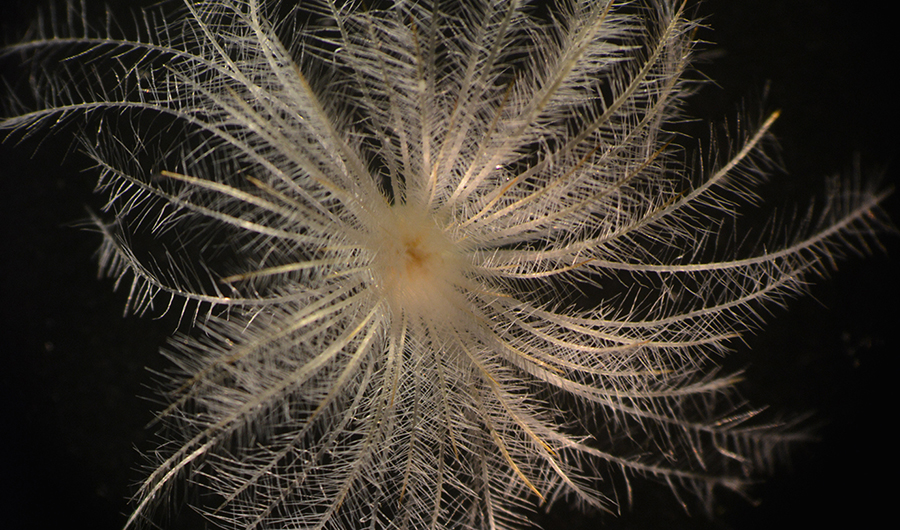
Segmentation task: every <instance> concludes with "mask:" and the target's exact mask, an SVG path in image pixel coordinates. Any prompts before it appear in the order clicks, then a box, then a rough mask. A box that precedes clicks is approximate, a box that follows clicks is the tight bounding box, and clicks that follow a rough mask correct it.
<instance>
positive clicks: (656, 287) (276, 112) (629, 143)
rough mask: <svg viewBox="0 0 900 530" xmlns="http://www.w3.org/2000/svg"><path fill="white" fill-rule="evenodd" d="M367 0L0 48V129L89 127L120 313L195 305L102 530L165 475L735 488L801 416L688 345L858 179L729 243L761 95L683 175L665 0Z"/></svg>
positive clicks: (229, 484) (428, 517)
mask: <svg viewBox="0 0 900 530" xmlns="http://www.w3.org/2000/svg"><path fill="white" fill-rule="evenodd" d="M379 7H380V6H376V7H368V8H367V7H365V6H363V5H356V4H353V3H329V2H321V3H317V4H316V7H315V8H311V9H310V11H303V12H301V11H299V10H297V11H291V12H287V13H285V12H279V11H278V10H277V9H276V7H275V6H268V7H267V6H266V5H263V4H260V3H258V2H255V1H231V2H229V1H208V2H202V3H186V5H185V11H184V13H183V14H182V16H181V18H179V19H166V20H165V21H164V22H163V21H162V19H159V20H157V19H150V20H149V21H148V22H147V24H146V25H147V29H146V34H145V35H143V36H142V37H141V38H140V39H138V40H122V39H119V38H117V37H116V36H115V35H114V34H111V33H107V34H102V36H97V35H94V34H93V33H92V32H91V31H90V30H88V29H87V28H84V31H82V30H80V29H78V28H77V27H75V26H77V23H73V25H72V26H71V27H67V28H55V29H54V31H56V32H57V35H56V37H55V38H50V37H47V38H37V39H36V40H26V41H24V42H22V43H20V44H16V45H12V46H9V47H8V48H7V49H6V50H5V54H6V55H9V56H14V55H17V54H24V55H25V56H28V57H30V59H31V63H30V64H31V65H32V74H33V75H32V78H33V80H34V81H33V87H34V91H35V92H36V93H37V94H38V97H39V98H40V101H39V102H38V103H39V104H40V105H41V106H40V107H38V108H36V109H31V110H28V109H23V110H22V112H21V113H20V114H18V115H15V116H11V117H9V118H7V119H5V120H4V121H3V122H2V127H3V128H4V129H7V130H10V131H11V134H12V135H13V136H17V137H18V136H30V135H32V134H35V133H36V131H42V130H46V129H47V128H52V127H58V126H59V124H61V123H67V122H71V121H72V120H74V119H76V118H78V119H82V118H87V120H88V121H89V122H91V123H94V124H97V127H95V128H94V129H95V130H98V131H99V133H98V134H97V135H96V137H93V138H89V139H88V140H86V142H85V148H86V149H87V150H88V152H89V153H90V154H91V156H93V157H94V159H95V160H96V161H97V164H98V165H99V167H100V169H101V172H102V175H101V181H100V182H101V188H102V189H103V190H104V191H106V192H107V193H108V196H109V198H110V199H109V203H108V207H107V211H108V212H110V217H111V218H112V220H110V221H103V220H101V219H100V218H99V217H97V218H96V219H95V222H96V226H97V227H98V228H99V229H100V231H101V232H102V233H103V236H104V243H103V247H102V250H101V264H102V267H103V268H104V270H105V271H106V272H107V273H108V274H110V275H112V276H115V277H118V278H122V279H124V280H125V281H128V280H127V279H128V278H133V281H132V282H131V295H130V297H129V304H130V308H131V309H132V310H134V311H137V312H144V311H146V310H148V309H150V307H151V304H157V305H162V306H163V307H167V308H171V307H173V306H175V307H178V309H179V310H182V311H183V312H184V314H185V315H186V316H188V317H190V316H191V315H194V316H193V317H192V318H193V323H194V329H193V330H192V333H190V334H189V335H185V336H179V337H176V338H175V339H174V340H173V342H172V344H171V345H170V346H169V347H168V349H167V350H168V354H169V355H170V356H171V358H172V360H173V362H175V364H176V365H177V366H178V367H179V370H180V371H181V372H182V373H181V375H180V376H179V377H177V378H176V379H175V380H174V381H173V385H172V388H171V389H170V392H169V393H168V397H169V399H170V401H171V405H170V406H169V407H168V408H167V409H165V410H164V411H163V412H162V414H161V419H162V420H163V421H164V422H165V423H166V424H167V425H168V426H169V431H168V432H169V433H170V434H171V435H172V436H173V437H175V438H176V439H178V440H179V444H180V445H177V446H172V447H174V448H167V449H166V450H164V451H162V452H161V453H160V454H161V455H162V457H161V459H160V461H159V462H158V463H157V467H156V469H155V470H153V471H152V472H151V473H150V475H149V477H148V478H147V480H146V482H145V483H144V485H143V487H142V489H141V491H140V493H139V496H138V498H137V500H136V506H135V510H134V513H133V515H132V517H131V519H130V520H129V524H132V523H134V524H137V523H140V522H141V521H142V520H143V519H144V518H146V517H149V516H150V515H151V514H152V512H153V510H154V509H155V507H156V506H157V505H159V504H162V503H164V502H165V499H167V494H168V492H169V491H170V490H171V487H172V484H173V483H175V482H179V481H183V480H185V479H189V480H192V481H197V482H199V483H201V484H202V485H203V487H204V488H207V489H209V490H210V491H211V492H213V493H214V494H215V495H217V496H218V497H219V499H218V500H217V503H218V505H211V506H207V507H206V508H207V509H208V512H207V513H208V514H209V517H210V518H211V519H214V520H216V521H217V522H222V523H224V524H225V525H227V526H235V527H240V528H248V527H282V526H291V525H296V526H303V527H310V528H325V527H329V528H331V527H334V528H340V527H346V528H352V527H357V526H358V525H360V524H361V523H363V524H364V525H365V526H370V525H371V526H372V527H387V526H390V525H396V526H400V527H412V528H419V527H453V526H462V527H484V528H493V527H504V526H511V525H515V524H518V523H521V522H522V521H523V514H522V513H521V511H520V510H519V507H520V505H521V504H522V502H523V501H522V499H523V498H531V499H532V500H533V501H535V502H537V503H544V504H549V503H552V502H553V501H554V500H555V499H556V498H558V497H560V496H572V497H573V498H576V499H578V500H579V501H580V502H583V503H585V504H589V505H592V506H595V507H598V508H600V509H609V508H610V507H611V506H612V504H613V501H612V499H611V498H608V497H607V496H605V495H609V492H605V494H604V493H601V491H600V490H599V489H598V482H599V480H601V479H602V478H603V477H605V476H607V475H609V474H610V473H621V474H624V475H625V476H626V477H628V476H631V475H645V476H651V477H654V478H657V479H660V480H662V481H664V482H668V483H669V484H671V485H672V487H673V489H674V490H675V491H676V493H677V492H678V491H681V490H688V491H691V492H693V493H696V494H698V495H699V496H700V497H701V498H703V499H706V500H708V499H710V497H711V491H712V489H713V488H715V487H717V486H724V487H726V488H731V489H737V490H739V489H741V488H742V487H743V486H744V484H745V483H746V481H747V480H749V477H750V476H752V473H753V472H754V470H757V469H759V468H763V469H764V468H766V467H767V466H768V465H769V462H770V460H771V458H772V456H773V452H774V448H775V447H776V446H779V445H782V444H785V443H787V442H788V441H790V440H791V439H793V438H794V437H795V436H796V435H795V434H793V433H792V432H791V431H790V430H786V429H784V428H781V427H779V426H758V425H753V424H752V422H749V423H748V420H750V419H751V417H752V416H753V415H754V413H753V412H752V411H751V410H749V409H744V408H740V407H739V408H737V409H736V410H735V409H734V408H733V404H732V403H730V402H729V400H728V399H722V396H728V395H731V394H730V392H731V390H730V387H731V386H732V384H733V383H734V381H735V380H736V377H735V376H734V375H731V374H729V375H725V376H722V375H717V374H709V373H708V371H709V364H710V362H709V356H710V354H712V353H720V352H726V351H727V350H728V346H727V344H728V341H730V340H733V339H735V338H736V337H737V336H738V334H739V333H741V332H742V331H745V330H747V329H750V328H752V327H753V326H755V325H757V324H758V320H759V319H758V317H757V312H758V310H759V308H760V307H762V306H764V305H765V304H772V303H780V302H782V301H783V300H784V298H785V297H786V296H787V295H790V294H792V293H794V292H796V291H798V290H801V289H802V288H803V285H804V282H805V281H806V280H807V279H808V278H809V277H810V275H811V274H813V273H816V272H820V271H822V270H823V268H824V267H826V266H828V265H829V262H830V261H831V259H832V258H834V257H838V256H840V255H841V254H842V253H843V252H845V251H846V250H847V249H854V250H865V249H866V246H867V245H868V244H869V243H870V242H872V241H874V239H873V236H874V234H875V232H876V231H877V229H878V228H879V227H880V226H882V225H883V223H884V220H883V218H880V216H881V214H880V212H879V210H878V203H879V201H881V200H882V198H883V197H884V193H876V192H875V191H872V190H869V189H864V188H860V187H852V186H844V185H836V186H835V187H834V188H833V189H831V190H830V192H829V194H828V202H827V203H826V204H825V205H824V206H821V207H820V208H818V209H815V210H810V216H808V218H806V221H805V222H804V223H801V225H800V226H797V227H794V228H793V229H792V230H791V231H790V233H789V234H788V235H787V236H785V237H782V238H774V239H772V240H771V241H768V242H767V243H766V244H765V245H762V244H759V245H755V246H753V245H747V244H734V245H732V244H729V243H728V240H729V238H726V237H725V236H726V234H724V233H723V231H724V230H725V228H721V226H730V225H728V218H730V217H731V216H732V215H733V212H734V211H735V209H736V208H737V207H738V206H739V205H741V204H742V203H747V202H754V201H755V200H756V198H755V196H754V195H753V191H752V187H753V186H754V185H755V184H757V183H758V182H759V181H760V180H761V179H762V178H763V177H764V175H765V171H766V170H767V166H768V164H769V162H768V160H767V158H766V156H765V153H764V152H763V150H762V146H763V144H764V143H765V142H766V141H767V138H768V131H769V128H770V127H771V125H772V123H773V121H774V119H775V117H776V115H774V114H773V115H771V116H769V117H768V118H766V119H764V120H761V124H760V125H759V126H758V127H757V128H755V129H752V130H748V131H744V132H740V133H738V134H736V135H735V137H736V138H737V141H736V142H735V145H732V146H725V148H726V149H727V150H728V153H729V154H728V156H722V157H710V159H709V160H708V161H707V166H706V167H705V170H704V171H693V170H690V169H688V168H685V167H684V166H683V164H682V161H681V158H680V156H681V155H680V152H679V151H678V150H676V149H673V148H672V143H671V141H672V134H671V133H670V132H669V131H668V127H669V125H670V124H671V123H672V122H673V121H675V120H678V119H680V118H681V113H680V108H681V105H682V104H683V98H684V97H685V96H686V95H688V94H690V92H691V83H690V80H689V79H686V78H685V76H684V73H685V71H686V69H687V68H688V66H689V62H690V59H691V53H692V47H693V42H692V40H691V34H692V31H693V30H694V29H695V27H696V26H695V23H693V22H692V21H690V20H689V19H688V18H687V17H686V16H685V13H684V4H683V3H681V2H665V1H659V2H650V3H648V5H646V6H637V7H636V6H628V5H624V6H618V5H613V4H612V3H603V2H599V3H598V2H575V1H572V2H566V3H564V4H563V5H561V6H557V9H558V11H554V13H553V16H552V17H537V16H534V15H532V14H531V12H530V11H529V9H528V6H527V4H526V3H524V2H515V1H510V2H495V3H487V2H480V1H474V0H473V1H469V2H434V3H428V2H426V3H405V2H398V3H394V4H391V5H389V6H387V7H385V8H384V9H379ZM295 22H296V23H297V26H296V27H294V26H291V24H293V23H295ZM298 28H299V29H298ZM291 35H293V36H295V37H296V39H297V42H296V43H292V42H288V41H286V40H283V38H284V37H286V36H291ZM66 56H71V58H69V59H67V60H66V61H64V62H62V63H61V64H60V65H59V66H58V67H54V68H55V69H51V68H50V67H49V66H47V67H45V66H44V65H49V64H50V62H51V61H53V60H55V59H57V58H60V57H66ZM99 64H103V65H105V66H104V67H103V68H98V67H97V65H99ZM111 132H112V134H111ZM176 133H177V134H176ZM721 223H724V224H721ZM749 237H750V236H741V237H740V238H737V239H739V240H746V239H748V238H749ZM148 238H153V239H158V240H160V241H162V243H163V245H164V250H163V251H156V250H155V249H154V248H152V247H151V246H149V245H143V243H145V242H146V240H147V239H148ZM621 286H624V288H622V287H621ZM581 294H583V295H584V296H579V295H581ZM178 303H181V304H183V305H180V306H176V305H175V304H178ZM745 423H746V425H745ZM648 447H649V448H654V449H653V450H650V451H648V450H647V448H648Z"/></svg>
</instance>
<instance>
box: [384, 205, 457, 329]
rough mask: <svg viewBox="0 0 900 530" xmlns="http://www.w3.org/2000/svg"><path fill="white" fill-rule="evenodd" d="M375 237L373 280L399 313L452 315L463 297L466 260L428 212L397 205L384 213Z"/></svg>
mask: <svg viewBox="0 0 900 530" xmlns="http://www.w3.org/2000/svg"><path fill="white" fill-rule="evenodd" d="M382 213H383V215H381V216H380V217H381V219H379V221H380V222H379V227H378V230H375V231H373V232H372V233H371V237H372V241H371V242H370V244H369V248H370V249H371V250H372V251H373V252H374V254H375V256H374V260H373V262H372V266H373V273H374V276H375V278H374V280H375V284H376V285H377V287H378V288H379V289H380V290H381V291H382V293H383V295H384V296H385V298H386V299H387V300H388V303H389V304H390V305H391V309H392V312H393V313H394V314H395V315H399V314H401V313H407V314H410V315H413V316H415V317H424V316H426V315H432V316H438V315H441V314H443V315H445V316H449V315H447V311H448V310H451V307H452V305H454V303H453V301H454V300H455V299H458V298H459V292H458V287H459V286H460V284H461V282H462V281H463V274H462V269H463V268H464V266H465V260H464V259H463V258H462V254H461V252H460V248H459V246H458V245H457V244H456V243H455V242H454V241H452V240H451V239H450V237H448V235H447V233H446V232H445V230H443V227H441V226H439V224H438V223H437V222H436V221H435V219H434V217H433V216H432V215H431V214H430V212H428V211H427V209H426V208H422V207H416V206H410V205H406V204H403V205H398V206H394V207H391V208H386V209H384V210H382Z"/></svg>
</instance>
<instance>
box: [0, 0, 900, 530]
mask: <svg viewBox="0 0 900 530" xmlns="http://www.w3.org/2000/svg"><path fill="white" fill-rule="evenodd" d="M30 3H31V2H30V1H25V0H20V1H18V2H10V3H9V4H8V5H3V7H2V8H0V9H2V11H0V24H2V25H3V26H4V29H5V31H9V32H10V33H7V35H5V36H4V38H5V39H7V40H8V39H12V38H13V37H12V36H10V34H11V33H13V32H16V31H19V30H20V28H21V27H22V23H23V22H24V21H25V20H27V19H28V18H30V14H29V13H31V12H32V8H31V7H25V6H26V4H30ZM39 3H41V4H44V3H45V2H44V1H41V2H39ZM106 3H108V4H111V5H113V9H115V10H117V12H118V13H120V14H122V15H123V16H124V13H125V12H126V11H125V10H124V9H127V6H128V4H131V3H132V2H127V1H107V2H106ZM145 3H146V2H145ZM692 3H693V2H692ZM0 5H2V4H0ZM853 6H854V4H853V3H851V2H845V1H839V0H709V1H707V2H705V3H702V4H701V5H699V6H697V7H695V9H697V10H698V11H699V12H700V13H702V14H704V15H707V16H708V18H707V22H708V24H709V26H710V28H711V29H707V30H703V31H702V32H701V34H700V36H701V37H702V38H704V39H706V40H709V41H712V42H713V43H714V45H713V46H710V47H709V50H710V53H708V54H705V57H706V58H707V59H708V62H704V63H702V64H699V65H698V66H699V68H700V70H701V71H702V72H704V73H705V74H707V75H708V76H709V77H710V78H712V79H713V80H715V81H716V84H709V85H707V86H705V87H704V88H703V89H702V90H701V92H700V93H699V94H697V95H696V96H695V98H694V99H693V101H692V104H693V106H692V107H691V109H690V110H691V112H693V113H694V114H695V115H697V116H699V117H701V118H704V119H713V120H719V119H722V118H726V117H727V118H733V117H734V116H736V115H737V114H738V111H739V109H740V108H741V104H742V102H744V103H745V107H746V108H749V109H757V108H760V107H763V108H767V109H775V108H779V109H782V110H783V114H782V118H781V119H779V121H778V122H777V124H776V126H775V129H774V131H775V134H776V135H777V136H778V137H779V140H780V142H781V145H782V148H783V151H782V159H783V161H784V165H785V167H786V168H787V172H788V173H787V174H786V175H776V176H775V178H774V181H773V184H772V185H771V186H770V187H769V188H766V189H764V190H763V192H764V193H766V194H767V195H766V196H767V199H774V200H775V201H776V202H777V201H778V195H781V194H788V193H796V192H799V195H801V196H803V195H810V194H813V193H815V191H816V190H818V189H820V187H821V185H822V182H823V180H822V179H823V177H824V176H826V175H829V174H833V173H835V172H847V171H848V170H849V168H850V166H851V163H852V161H853V159H854V157H855V156H858V157H859V160H860V163H861V166H862V168H863V169H864V172H865V174H867V175H874V174H879V173H881V174H883V175H884V179H885V181H886V182H887V183H893V184H895V185H896V183H897V182H898V173H900V160H898V159H897V145H898V140H900V132H898V130H900V128H898V118H900V114H898V102H897V95H898V91H897V89H896V86H897V85H896V84H894V82H892V81H889V77H890V76H893V75H894V70H896V68H897V62H898V61H897V52H898V51H900V49H898V48H900V47H898V45H897V44H896V39H895V35H894V31H895V25H894V22H893V20H894V19H893V17H891V16H889V15H888V14H886V13H884V12H881V10H878V9H873V8H865V9H860V10H856V11H851V9H856V8H855V7H853ZM766 86H768V89H766ZM764 94H767V96H766V99H765V101H764V102H762V99H763V95H764ZM700 131H701V132H703V131H705V125H704V126H702V127H701V128H700ZM68 147H69V144H68V142H66V141H63V140H62V139H52V140H51V141H49V142H48V143H47V145H46V147H45V148H42V149H41V150H39V151H38V152H37V153H34V148H35V145H34V143H29V144H27V145H24V146H18V147H17V146H15V145H9V144H6V145H2V146H0V157H2V158H0V201H2V208H0V227H2V242H0V256H2V261H0V262H2V270H0V286H2V292H0V296H2V299H0V300H2V304H0V311H2V315H0V317H2V320H0V326H2V334H3V335H2V342H0V345H2V346H0V350H2V351H0V407H2V409H0V412H2V422H3V423H2V426H0V462H2V463H0V521H3V523H2V526H4V527H5V528H10V529H14V528H35V529H38V528H54V527H60V526H63V525H65V526H85V527H91V528H96V529H98V530H103V529H114V528H120V527H121V525H122V524H123V523H124V520H125V516H124V515H123V513H125V512H127V510H128V506H127V504H126V502H125V500H124V499H125V498H126V497H127V496H128V495H129V494H130V493H132V492H133V491H134V484H135V483H136V482H137V481H138V480H139V479H140V478H141V477H142V473H140V472H139V471H136V468H137V467H139V466H140V465H141V463H142V461H141V458H140V457H139V452H138V450H145V451H146V450H150V449H152V447H153V443H152V440H151V439H152V432H151V431H148V430H145V429H144V427H143V426H144V425H145V424H146V423H147V422H148V421H149V420H150V419H151V417H152V415H151V412H152V411H153V410H155V409H157V406H156V405H155V404H153V403H150V402H149V401H147V400H146V399H141V398H140V397H139V396H144V397H148V396H153V392H152V387H153V376H152V374H151V373H150V372H149V371H148V370H147V369H146V368H147V367H150V368H151V369H157V370H158V369H161V368H163V367H164V366H165V364H164V363H163V362H162V360H161V358H160V356H159V355H158V354H157V351H158V349H159V347H160V346H161V345H162V344H163V343H164V342H165V339H166V337H167V336H169V335H170V334H171V332H172V331H173V329H174V328H175V327H176V324H177V323H176V320H175V319H174V318H170V317H165V318H162V319H159V320H154V319H152V318H137V317H134V316H129V317H127V318H124V319H123V318H122V314H121V313H122V307H123V304H124V299H125V296H126V291H127V290H126V289H120V291H119V292H116V293H113V290H112V284H113V282H112V281H111V280H108V279H105V280H99V281H98V280H97V278H96V262H95V260H94V259H92V255H93V253H94V252H95V249H96V246H97V244H98V241H99V238H98V237H97V236H96V235H95V234H92V233H90V232H86V231H84V230H80V229H78V228H76V227H74V225H76V224H77V223H78V222H79V221H80V220H82V219H84V218H85V217H86V213H85V206H90V207H91V208H93V209H95V210H96V209H98V208H99V207H100V206H101V202H100V200H99V198H98V197H96V196H94V195H92V193H91V189H92V186H93V184H94V181H95V175H94V174H93V173H91V172H87V173H84V172H80V170H81V169H83V168H84V167H86V166H87V165H88V162H87V161H86V159H85V158H84V157H83V156H82V155H79V154H77V153H75V154H73V153H67V151H69V149H68ZM62 158H65V161H64V162H63V163H62V165H60V160H61V159H62ZM773 195H774V197H773ZM898 203H900V201H898V197H897V196H896V195H895V196H893V197H892V198H891V199H890V200H889V201H888V202H887V204H886V207H887V209H888V210H889V211H890V212H891V214H892V218H893V219H894V220H895V221H896V220H898V219H900V207H898ZM883 241H884V244H885V247H886V248H887V251H886V252H881V251H879V252H876V253H875V255H874V256H872V257H869V258H866V259H860V258H851V259H849V260H845V261H843V262H841V263H840V270H839V271H838V272H837V273H836V274H834V275H833V277H832V278H830V279H827V280H822V281H820V282H818V284H817V285H816V286H815V287H814V288H813V289H812V295H813V296H811V297H806V298H803V299H799V300H794V301H792V302H791V303H790V305H789V309H788V310H783V309H775V310H773V313H772V314H771V315H770V316H769V317H768V318H767V321H768V324H767V325H766V326H765V328H764V329H763V330H762V331H760V332H759V333H758V334H757V335H756V336H753V337H749V338H747V340H746V341H747V344H748V346H749V347H746V348H745V347H741V350H740V351H739V352H738V354H737V355H736V357H735V360H734V361H730V362H736V363H737V365H738V366H745V365H749V369H748V377H747V379H748V380H747V381H746V382H745V384H744V386H743V387H742V388H743V389H744V391H745V393H746V394H747V395H748V397H750V398H751V399H752V400H753V402H754V403H756V404H766V403H768V404H771V405H772V406H773V408H774V409H775V410H783V411H785V412H800V411H814V414H815V415H814V420H813V421H815V422H817V423H819V424H820V425H821V428H820V429H819V431H818V432H819V436H820V441H819V442H816V443H812V444H809V445H807V446H805V447H802V448H799V449H798V450H797V451H795V452H794V453H793V455H792V458H791V464H790V465H785V466H783V467H782V468H780V469H779V470H778V471H777V472H776V474H775V475H774V476H773V477H772V478H771V479H770V480H769V481H767V482H765V483H764V484H761V485H760V486H759V487H758V488H756V489H755V490H754V491H753V492H752V493H753V499H752V502H747V501H745V500H743V499H739V498H733V497H728V496H724V497H723V499H722V502H721V503H720V505H719V506H718V507H717V509H716V512H717V514H716V517H715V518H714V519H713V520H709V519H707V518H706V517H704V516H703V515H702V514H700V513H699V510H697V509H696V507H695V509H693V510H692V511H691V513H690V514H686V513H685V512H684V511H683V510H681V508H680V507H679V506H678V505H677V503H676V502H675V501H674V499H673V498H672V495H671V494H670V493H669V491H668V490H667V488H666V487H663V486H659V487H657V486H655V485H646V484H640V485H639V487H638V488H637V490H636V493H635V495H636V498H635V505H634V508H632V509H630V510H629V509H626V512H625V513H624V514H623V515H621V516H620V517H618V518H614V517H610V516H604V515H601V514H580V513H577V512H573V511H571V510H569V509H567V507H566V506H565V505H560V506H557V507H556V508H555V509H554V510H553V511H552V512H551V513H550V514H549V515H547V516H544V517H542V519H541V520H542V523H543V525H544V527H545V528H546V529H547V530H553V529H556V528H566V530H575V529H578V528H596V527H598V526H600V525H601V523H602V524H603V525H604V527H605V528H673V529H675V528H699V529H702V528H710V529H750V528H787V527H788V526H791V527H798V526H802V527H811V528H819V527H831V526H836V525H841V526H844V525H853V526H854V527H860V528H867V527H874V526H875V525H876V524H880V522H881V520H883V519H882V518H887V520H892V518H891V516H892V515H893V513H892V510H891V508H893V506H892V504H891V502H892V501H893V497H894V495H892V493H893V492H892V489H895V488H896V486H895V484H896V476H895V475H893V473H894V472H895V471H896V464H895V463H894V462H895V452H894V451H895V448H896V446H897V442H896V439H894V438H891V436H893V435H890V433H889V432H888V431H889V430H892V429H893V428H892V427H890V425H891V424H890V423H878V422H886V421H887V420H888V419H890V418H894V419H896V418H897V417H898V413H897V409H896V404H897V403H898V397H897V394H896V393H895V392H894V385H898V383H900V381H898V379H895V378H896V377H897V376H898V371H897V353H898V345H900V339H898V336H897V335H895V333H896V332H897V331H898V327H900V318H898V310H897V307H898V305H897V303H898V296H900V280H898V273H900V267H898V264H900V261H898V257H900V237H898V236H897V235H896V234H892V235H886V236H884V238H883ZM898 386H900V385H898ZM633 483H637V481H633ZM889 512H891V513H889ZM179 521H180V522H181V523H180V524H179V527H184V528H187V527H194V528H202V527H203V526H202V524H203V523H202V522H200V526H190V523H197V522H198V521H197V520H196V519H194V518H191V517H190V516H185V517H182V518H180V519H179Z"/></svg>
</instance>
